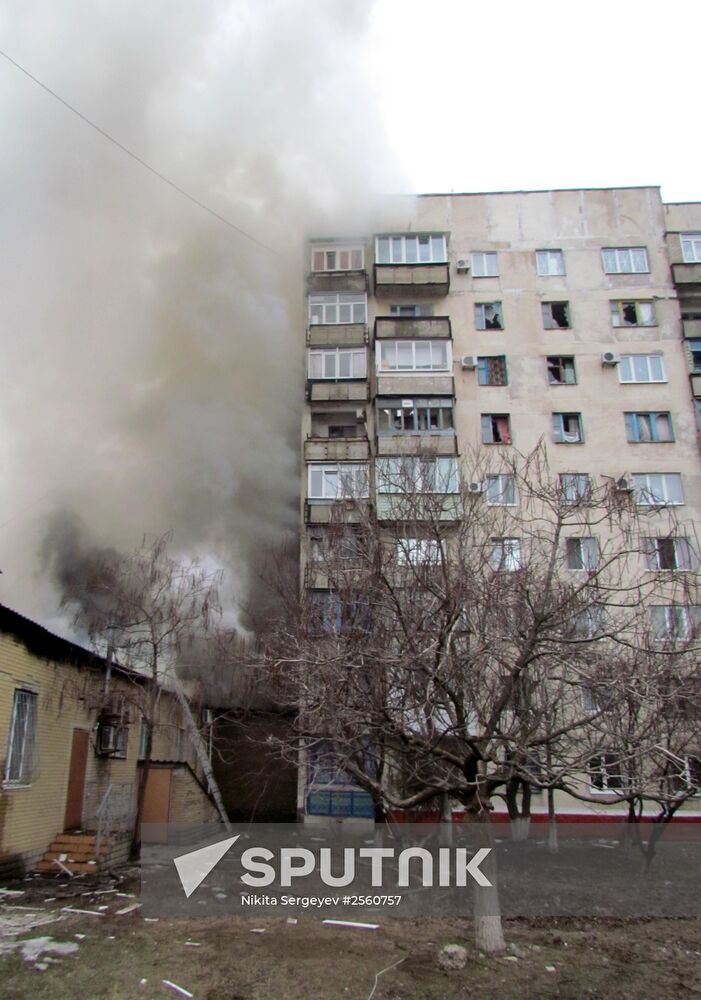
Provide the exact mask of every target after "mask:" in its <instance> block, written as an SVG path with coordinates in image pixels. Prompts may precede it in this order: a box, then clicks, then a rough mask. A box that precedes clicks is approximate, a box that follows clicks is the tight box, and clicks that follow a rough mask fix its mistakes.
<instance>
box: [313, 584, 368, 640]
mask: <svg viewBox="0 0 701 1000" xmlns="http://www.w3.org/2000/svg"><path fill="white" fill-rule="evenodd" d="M308 594H309V605H308V612H309V619H310V621H309V632H310V633H311V634H312V635H319V634H322V633H325V634H332V635H338V634H339V633H341V632H350V631H352V630H353V629H362V630H363V631H365V630H367V629H368V627H369V625H370V609H369V605H368V602H367V600H366V599H364V598H359V597H358V598H353V599H342V598H341V597H340V596H339V595H338V594H332V593H331V592H330V591H327V590H313V591H309V592H308Z"/></svg>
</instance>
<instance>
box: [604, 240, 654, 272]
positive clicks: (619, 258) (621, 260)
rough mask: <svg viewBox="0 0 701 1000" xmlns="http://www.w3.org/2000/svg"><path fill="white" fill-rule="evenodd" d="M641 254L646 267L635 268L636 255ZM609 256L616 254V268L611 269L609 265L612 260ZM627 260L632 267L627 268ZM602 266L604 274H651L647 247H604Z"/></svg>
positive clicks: (614, 259)
mask: <svg viewBox="0 0 701 1000" xmlns="http://www.w3.org/2000/svg"><path fill="white" fill-rule="evenodd" d="M635 253H639V254H640V253H641V254H643V256H644V267H635V266H634V262H635V258H634V256H633V255H634V254H635ZM607 254H609V255H610V254H615V257H614V258H613V262H614V263H615V267H610V266H609V264H610V262H611V261H612V258H611V257H610V256H609V257H608V258H607ZM626 255H627V257H626ZM626 260H627V261H628V262H629V263H630V267H627V266H625V265H626ZM601 266H602V268H603V271H604V274H649V273H650V258H649V256H648V252H647V247H640V246H634V247H602V248H601Z"/></svg>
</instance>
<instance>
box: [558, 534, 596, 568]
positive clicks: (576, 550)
mask: <svg viewBox="0 0 701 1000" xmlns="http://www.w3.org/2000/svg"><path fill="white" fill-rule="evenodd" d="M575 542H576V543H577V544H576V545H575V544H574V543H575ZM565 554H566V563H567V569H568V570H569V571H570V572H572V573H591V572H592V571H593V570H595V569H596V567H597V566H598V564H599V542H598V540H597V539H596V538H595V537H594V536H593V535H581V536H578V537H574V538H566V539H565ZM573 557H574V558H573ZM572 562H579V563H581V565H580V566H573V565H572Z"/></svg>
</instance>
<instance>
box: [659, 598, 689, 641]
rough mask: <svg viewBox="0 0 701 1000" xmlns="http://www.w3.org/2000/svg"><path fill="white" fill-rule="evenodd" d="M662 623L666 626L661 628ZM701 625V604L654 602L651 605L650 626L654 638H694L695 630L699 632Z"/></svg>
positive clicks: (682, 639)
mask: <svg viewBox="0 0 701 1000" xmlns="http://www.w3.org/2000/svg"><path fill="white" fill-rule="evenodd" d="M656 612H658V613H657V614H656ZM659 612H662V614H660V613H659ZM656 619H657V622H656ZM660 625H663V626H664V627H663V628H659V626H660ZM700 625H701V606H699V605H693V604H652V605H651V606H650V628H651V631H652V634H653V638H655V639H658V640H659V641H661V642H674V641H677V642H685V641H686V640H687V639H690V638H692V636H693V633H694V631H696V632H698V630H699V626H700Z"/></svg>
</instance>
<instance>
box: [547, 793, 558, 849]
mask: <svg viewBox="0 0 701 1000" xmlns="http://www.w3.org/2000/svg"><path fill="white" fill-rule="evenodd" d="M548 850H549V851H550V853H551V854H557V852H558V850H559V844H558V842H557V813H556V812H555V791H554V789H552V788H549V789H548Z"/></svg>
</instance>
